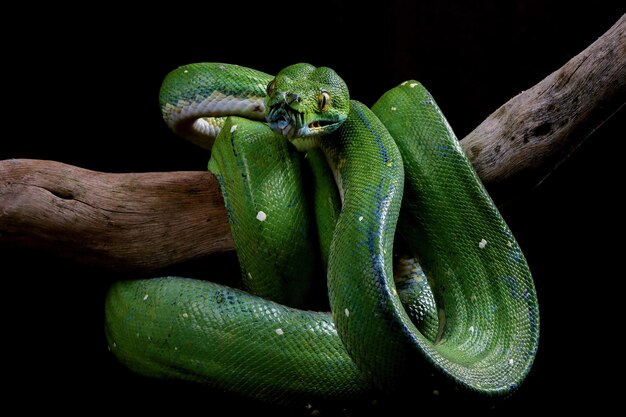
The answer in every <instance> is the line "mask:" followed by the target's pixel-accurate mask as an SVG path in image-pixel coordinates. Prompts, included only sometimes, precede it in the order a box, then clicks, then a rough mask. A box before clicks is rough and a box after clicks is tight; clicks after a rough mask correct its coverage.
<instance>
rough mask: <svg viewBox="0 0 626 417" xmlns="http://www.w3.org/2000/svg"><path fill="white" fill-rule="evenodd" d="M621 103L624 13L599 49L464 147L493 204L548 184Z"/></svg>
mask: <svg viewBox="0 0 626 417" xmlns="http://www.w3.org/2000/svg"><path fill="white" fill-rule="evenodd" d="M624 102H626V14H625V15H623V16H622V17H621V18H620V19H619V20H618V21H617V23H615V24H614V25H613V27H611V28H610V29H609V30H608V31H607V32H606V33H605V34H604V35H602V36H601V37H600V38H598V40H596V42H594V43H593V44H591V45H590V46H589V47H588V48H587V49H585V50H584V51H583V52H581V53H580V54H578V55H576V56H575V57H574V58H572V59H571V60H570V61H569V62H567V63H566V64H565V65H563V66H562V67H561V68H559V69H558V70H557V71H555V72H553V73H552V74H550V75H548V76H547V77H546V78H544V79H543V80H542V81H541V82H539V83H538V84H537V85H535V86H534V87H532V88H531V89H529V90H526V91H524V92H522V93H520V94H518V95H517V96H515V97H513V98H512V99H511V100H509V101H508V102H506V103H505V104H504V105H502V106H501V107H500V108H499V109H498V110H496V111H495V112H493V113H492V114H491V115H490V116H489V117H487V119H485V120H484V121H483V122H482V123H481V124H480V125H479V126H478V127H477V128H476V129H474V131H472V132H471V133H470V134H469V135H467V136H466V137H465V138H464V139H463V140H462V141H461V146H462V147H463V150H465V153H466V154H467V156H468V157H469V159H470V161H471V162H472V164H473V165H474V168H475V169H476V171H477V172H478V175H479V176H480V178H481V179H482V181H483V182H484V183H485V185H487V187H488V188H489V192H490V193H491V195H492V197H494V199H495V200H497V201H504V200H509V199H510V198H511V197H512V196H513V195H514V194H516V193H517V194H519V192H520V190H524V189H528V188H530V187H533V186H535V185H536V184H538V183H539V182H541V180H542V179H543V178H545V177H546V176H547V175H548V174H549V173H550V172H551V171H552V170H554V169H555V168H556V167H557V166H558V164H560V163H561V162H563V161H564V160H565V159H567V157H568V156H569V155H570V154H571V153H572V152H573V151H574V150H575V149H576V148H577V147H578V146H579V145H580V144H581V143H582V142H583V141H584V140H585V139H586V138H587V137H588V136H589V135H591V134H592V133H593V132H594V131H595V130H596V129H597V128H598V127H599V126H600V125H602V124H603V123H604V122H605V121H606V120H607V119H608V118H609V117H611V116H612V115H613V114H614V113H615V112H617V111H618V110H619V109H620V108H621V107H622V106H623V105H624Z"/></svg>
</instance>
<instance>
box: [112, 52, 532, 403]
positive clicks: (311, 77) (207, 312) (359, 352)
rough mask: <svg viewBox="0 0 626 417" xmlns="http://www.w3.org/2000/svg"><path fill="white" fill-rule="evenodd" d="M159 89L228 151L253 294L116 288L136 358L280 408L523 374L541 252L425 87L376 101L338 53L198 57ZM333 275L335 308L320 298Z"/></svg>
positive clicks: (177, 113) (209, 286)
mask: <svg viewBox="0 0 626 417" xmlns="http://www.w3.org/2000/svg"><path fill="white" fill-rule="evenodd" d="M160 102H161V109H162V112H163V116H164V119H165V121H166V123H167V124H168V126H170V127H171V128H172V130H173V131H174V132H175V133H176V134H178V135H181V136H183V137H185V138H188V139H189V140H191V141H193V142H195V143H196V144H199V145H201V146H203V147H205V148H211V147H212V151H211V160H210V162H209V170H210V171H211V172H212V173H213V174H215V176H216V177H217V179H218V181H219V183H220V186H221V189H222V194H223V196H224V201H225V204H226V208H227V212H228V216H229V222H230V226H231V231H232V234H233V239H234V242H235V246H236V249H237V256H238V258H239V261H240V266H241V270H242V274H241V284H242V285H243V288H244V289H245V290H246V291H243V290H240V289H235V288H231V287H228V286H224V285H221V284H216V283H212V282H207V281H200V280H192V279H184V278H178V277H166V278H157V279H147V280H138V281H120V282H117V283H115V284H114V285H113V286H112V288H111V290H110V292H109V294H108V296H107V301H106V332H107V337H108V340H109V345H110V348H111V350H112V351H113V353H114V354H115V355H116V356H117V357H118V359H119V360H120V361H121V362H122V363H124V364H125V365H126V366H128V367H129V368H131V369H133V370H135V371H137V372H139V373H141V374H144V375H148V376H154V377H164V378H179V379H184V380H191V381H197V382H202V383H205V384H208V385H209V386H212V387H215V388H219V389H224V390H228V391H231V392H235V393H237V394H241V395H243V396H245V397H248V398H254V399H259V400H263V401H268V402H271V403H275V404H307V403H310V402H311V401H316V400H318V399H331V400H334V399H337V400H341V399H344V398H351V397H357V396H359V395H363V393H364V392H368V391H370V390H372V389H376V390H382V391H384V392H392V393H393V392H400V391H405V392H411V391H412V390H413V389H414V387H415V386H417V385H419V384H420V383H422V382H423V381H424V380H425V379H426V376H427V375H429V374H430V373H431V372H435V371H434V370H437V371H438V372H440V373H441V374H443V375H446V376H447V377H449V379H451V380H452V381H454V382H456V383H457V384H458V385H460V386H462V387H466V388H468V389H469V390H470V391H476V392H480V393H486V394H493V395H498V394H506V393H509V392H511V391H513V390H514V389H515V388H516V387H517V386H518V385H519V384H520V383H521V382H522V381H523V380H524V378H525V376H526V375H527V373H528V372H529V370H530V367H531V365H532V363H533V360H534V357H535V353H536V350H537V344H538V337H539V312H538V304H537V298H536V292H535V288H534V285H533V281H532V277H531V274H530V271H529V268H528V265H527V262H526V260H525V258H524V256H523V254H522V251H521V249H520V247H519V246H518V244H517V242H516V241H515V238H514V237H513V235H512V233H511V231H510V229H509V228H508V227H507V225H506V223H505V221H504V220H503V218H502V217H501V215H500V213H499V212H498V210H497V208H496V207H495V205H494V204H493V202H492V200H491V199H490V197H489V195H488V194H487V192H486V190H485V189H484V187H483V185H482V183H481V182H480V180H479V178H478V177H477V175H476V173H475V171H474V170H473V169H472V166H471V164H470V163H469V161H468V160H467V158H466V156H465V155H464V153H463V151H462V150H461V148H460V146H459V144H458V142H457V140H456V138H455V136H454V134H453V132H452V129H451V128H450V126H449V124H448V122H447V121H446V119H445V118H444V116H443V114H442V112H441V111H440V109H439V108H438V106H437V104H436V103H435V101H434V100H433V98H432V97H431V95H430V94H429V93H428V91H427V90H426V89H425V88H424V87H423V86H422V85H421V84H420V83H419V82H417V81H407V82H404V83H402V84H401V85H399V86H397V87H395V88H393V89H391V90H390V91H388V92H387V93H385V94H384V95H383V96H382V97H381V98H380V99H379V100H378V102H377V103H376V104H375V105H374V106H372V108H371V109H370V108H368V107H366V106H365V105H363V104H361V103H360V102H357V101H354V100H351V99H350V97H349V93H348V88H347V87H346V84H345V83H344V81H343V80H342V79H341V78H340V77H339V76H338V75H337V74H336V73H335V72H334V71H333V70H331V69H329V68H325V67H320V68H316V67H313V66H311V65H308V64H296V65H292V66H290V67H287V68H285V69H283V70H282V71H280V72H279V73H278V75H276V76H275V77H273V76H270V75H268V74H265V73H262V72H259V71H256V70H253V69H250V68H245V67H240V66H236V65H229V64H219V63H198V64H191V65H186V66H183V67H180V68H178V69H176V70H174V71H172V72H171V73H170V74H168V75H167V77H166V78H165V80H164V82H163V85H162V87H161V95H160ZM302 153H305V155H306V156H305V157H304V158H302V157H301V155H302ZM311 178H312V179H311ZM302 183H304V184H307V187H308V188H309V189H312V190H313V191H312V194H313V195H314V196H313V197H311V196H310V193H308V192H305V191H303V187H302V186H301V184H302ZM335 184H336V186H335ZM396 231H398V233H396ZM318 246H319V248H320V250H319V251H318V250H317V247H318ZM394 247H395V248H396V250H397V251H399V250H400V249H398V248H402V250H404V251H405V252H406V253H409V254H410V255H411V257H414V259H412V258H407V259H405V258H402V259H400V257H399V256H397V255H394ZM394 263H395V270H396V271H395V272H396V275H398V276H400V277H404V279H398V282H396V281H395V280H394ZM310 265H317V266H315V267H313V266H310ZM320 275H322V276H324V275H325V277H326V279H327V284H326V285H327V287H328V303H329V304H330V310H331V312H330V313H328V312H317V311H310V310H307V309H306V308H307V302H308V301H307V300H308V298H309V297H310V294H311V292H312V288H314V287H315V285H317V284H316V281H315V280H316V279H317V278H318V277H319V276H320ZM407 288H408V290H407ZM405 293H408V294H409V295H408V296H403V294H405ZM403 304H404V305H403ZM302 308H304V309H302Z"/></svg>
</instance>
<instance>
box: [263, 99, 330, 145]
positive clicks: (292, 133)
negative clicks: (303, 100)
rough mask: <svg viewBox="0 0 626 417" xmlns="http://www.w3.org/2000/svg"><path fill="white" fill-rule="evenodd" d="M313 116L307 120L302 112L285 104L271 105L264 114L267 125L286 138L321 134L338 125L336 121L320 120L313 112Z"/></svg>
mask: <svg viewBox="0 0 626 417" xmlns="http://www.w3.org/2000/svg"><path fill="white" fill-rule="evenodd" d="M313 118H314V120H311V121H309V120H307V119H310V117H307V115H306V114H305V113H304V112H300V111H297V110H295V109H294V108H292V107H290V106H285V105H275V106H272V107H271V108H270V109H269V111H268V113H267V116H266V120H267V123H268V125H269V127H270V128H271V129H272V130H273V131H275V132H277V133H280V134H282V135H283V136H284V137H286V138H287V139H292V138H300V137H307V136H313V135H321V134H324V133H327V132H329V131H332V130H335V128H336V127H337V126H338V125H339V123H338V122H336V121H331V120H320V119H319V118H318V117H317V115H315V114H314V115H313Z"/></svg>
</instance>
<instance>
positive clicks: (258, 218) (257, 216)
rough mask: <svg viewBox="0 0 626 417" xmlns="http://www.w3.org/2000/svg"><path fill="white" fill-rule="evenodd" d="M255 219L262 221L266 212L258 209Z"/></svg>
mask: <svg viewBox="0 0 626 417" xmlns="http://www.w3.org/2000/svg"><path fill="white" fill-rule="evenodd" d="M256 219H257V220H258V221H260V222H264V221H265V219H267V214H265V213H264V212H263V211H259V212H258V213H257V214H256Z"/></svg>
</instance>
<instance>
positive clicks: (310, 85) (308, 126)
mask: <svg viewBox="0 0 626 417" xmlns="http://www.w3.org/2000/svg"><path fill="white" fill-rule="evenodd" d="M265 108H266V111H265V118H266V120H267V123H268V124H269V126H270V128H272V130H274V131H275V132H278V133H281V134H282V135H283V136H285V137H286V138H287V139H289V140H290V141H291V142H292V143H293V144H294V145H295V146H296V148H298V149H299V150H306V149H307V148H308V147H310V146H309V145H307V144H308V143H309V142H312V141H311V140H309V139H313V138H315V137H317V136H320V135H326V134H329V133H332V132H334V131H335V130H336V129H337V128H338V127H339V126H340V125H341V124H342V123H343V122H344V121H345V120H346V118H347V117H348V112H349V110H350V96H349V93H348V87H347V86H346V83H345V82H344V81H343V80H342V79H341V78H340V77H339V76H338V75H337V73H336V72H335V71H333V70H332V69H330V68H326V67H319V68H316V67H314V66H312V65H309V64H295V65H291V66H289V67H287V68H285V69H283V70H282V71H280V72H279V73H278V75H276V77H275V78H274V79H273V80H272V81H270V83H269V84H268V85H267V98H266V106H265Z"/></svg>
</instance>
